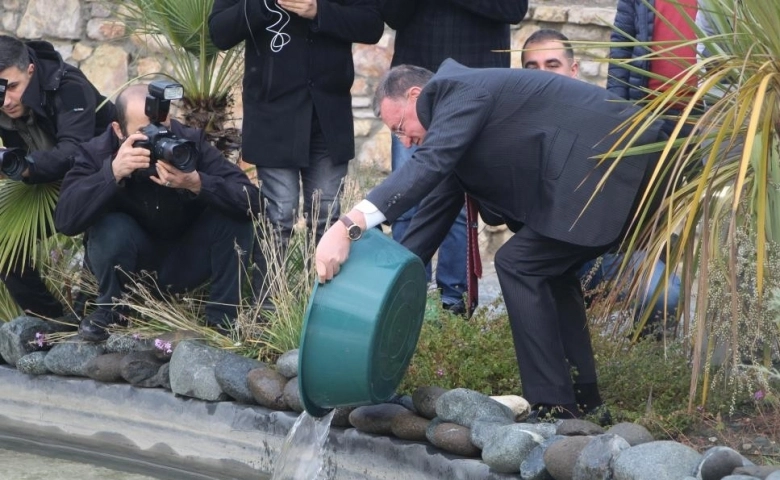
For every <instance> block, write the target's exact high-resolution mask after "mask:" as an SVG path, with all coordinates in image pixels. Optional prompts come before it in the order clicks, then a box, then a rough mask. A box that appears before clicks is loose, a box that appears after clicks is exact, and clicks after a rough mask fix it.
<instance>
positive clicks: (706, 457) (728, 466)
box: [693, 446, 745, 480]
mask: <svg viewBox="0 0 780 480" xmlns="http://www.w3.org/2000/svg"><path fill="white" fill-rule="evenodd" d="M744 460H745V458H744V457H743V456H742V455H741V454H740V453H739V452H737V451H736V450H733V449H731V448H729V447H720V446H718V447H712V448H710V449H709V450H707V451H706V452H704V454H702V458H701V461H700V462H699V465H698V466H697V467H696V471H694V473H693V474H694V476H695V477H696V478H697V479H698V480H720V479H721V478H723V477H725V476H726V475H730V474H731V472H733V471H734V469H735V468H737V467H741V466H743V464H744Z"/></svg>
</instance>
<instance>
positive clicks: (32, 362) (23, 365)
mask: <svg viewBox="0 0 780 480" xmlns="http://www.w3.org/2000/svg"><path fill="white" fill-rule="evenodd" d="M47 353H48V352H32V353H28V354H27V355H25V356H23V357H22V358H20V359H19V360H18V361H17V362H16V369H17V370H19V371H20V372H21V373H26V374H27V375H46V374H47V373H51V372H49V369H48V368H46V363H45V361H46V354H47Z"/></svg>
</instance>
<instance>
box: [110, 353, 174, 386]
mask: <svg viewBox="0 0 780 480" xmlns="http://www.w3.org/2000/svg"><path fill="white" fill-rule="evenodd" d="M163 363H165V362H164V361H163V360H161V359H159V358H158V357H157V355H155V353H154V352H153V351H151V350H147V351H143V352H130V353H128V354H126V355H125V356H124V358H122V361H121V362H120V364H119V369H120V372H121V374H122V378H124V379H125V380H127V382H128V383H129V384H131V385H133V386H136V387H144V388H153V387H158V386H159V384H158V383H157V372H158V371H160V366H162V364H163Z"/></svg>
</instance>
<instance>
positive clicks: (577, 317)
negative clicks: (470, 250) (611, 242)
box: [495, 227, 608, 405]
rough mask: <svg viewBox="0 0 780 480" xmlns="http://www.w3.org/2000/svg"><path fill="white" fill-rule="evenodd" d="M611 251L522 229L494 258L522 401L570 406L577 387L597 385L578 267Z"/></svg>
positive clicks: (525, 228) (606, 248) (573, 401)
mask: <svg viewBox="0 0 780 480" xmlns="http://www.w3.org/2000/svg"><path fill="white" fill-rule="evenodd" d="M607 250H608V247H607V246H605V247H582V246H578V245H572V244H569V243H565V242H561V241H557V240H553V239H550V238H547V237H544V236H542V235H539V234H537V233H536V232H534V231H532V230H531V229H529V228H528V227H523V228H521V229H520V230H519V231H518V232H517V233H516V234H515V235H514V236H512V238H510V239H509V240H508V241H507V242H506V243H505V244H504V245H503V246H502V247H501V248H500V249H499V250H498V252H496V256H495V266H496V273H497V274H498V280H499V283H500V285H501V291H502V293H503V295H504V302H505V303H506V307H507V312H508V314H509V322H510V325H511V327H512V337H513V340H514V344H515V354H516V355H517V362H518V365H519V367H520V379H521V382H522V384H523V397H524V398H526V399H527V400H528V401H529V402H531V404H538V403H543V404H549V405H571V404H574V403H575V400H576V399H575V393H574V386H573V381H572V373H571V369H572V368H574V369H576V383H578V384H579V383H587V384H594V385H595V382H596V366H595V362H594V359H593V349H592V347H591V343H590V334H589V332H588V326H587V319H586V316H585V303H584V301H583V297H582V288H581V286H580V281H579V278H577V275H576V272H577V268H578V267H579V266H580V265H581V264H582V263H584V262H585V261H587V260H590V259H592V258H595V257H597V256H599V255H600V254H602V253H604V252H605V251H607Z"/></svg>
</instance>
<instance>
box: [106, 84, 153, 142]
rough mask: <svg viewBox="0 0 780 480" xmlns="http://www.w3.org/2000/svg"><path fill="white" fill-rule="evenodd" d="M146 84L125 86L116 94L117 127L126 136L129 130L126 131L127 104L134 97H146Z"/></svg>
mask: <svg viewBox="0 0 780 480" xmlns="http://www.w3.org/2000/svg"><path fill="white" fill-rule="evenodd" d="M147 88H148V87H147V86H146V85H140V84H139V85H130V86H129V87H125V88H124V89H123V90H122V91H121V92H119V94H118V95H117V96H116V102H114V106H115V107H116V121H117V123H118V124H119V129H120V130H122V134H123V135H125V136H127V135H129V134H130V132H128V131H127V104H128V103H129V102H130V101H131V100H132V99H134V98H135V97H141V98H146V91H147Z"/></svg>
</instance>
